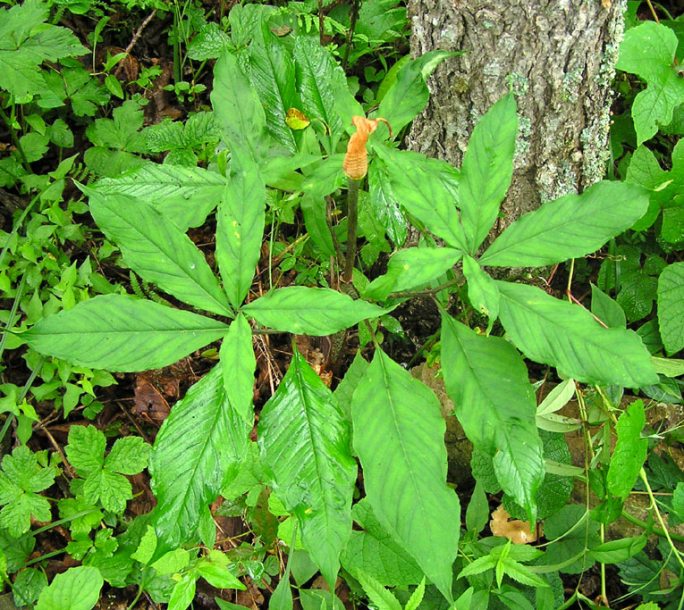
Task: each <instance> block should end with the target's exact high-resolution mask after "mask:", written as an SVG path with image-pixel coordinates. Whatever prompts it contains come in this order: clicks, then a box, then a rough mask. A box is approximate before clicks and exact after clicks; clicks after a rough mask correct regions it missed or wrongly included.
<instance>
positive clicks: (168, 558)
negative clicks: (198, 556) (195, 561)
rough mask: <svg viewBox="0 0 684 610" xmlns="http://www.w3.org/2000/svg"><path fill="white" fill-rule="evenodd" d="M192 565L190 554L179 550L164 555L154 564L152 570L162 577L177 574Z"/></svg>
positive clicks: (184, 550)
mask: <svg viewBox="0 0 684 610" xmlns="http://www.w3.org/2000/svg"><path fill="white" fill-rule="evenodd" d="M188 565H190V552H189V551H187V550H186V549H182V548H177V549H173V550H172V551H169V552H168V553H164V554H163V555H162V556H161V557H160V558H159V559H157V561H155V562H154V563H153V564H152V566H151V567H152V568H153V569H154V570H155V571H156V572H157V573H158V574H161V575H163V576H164V575H167V574H177V573H179V572H181V571H182V570H183V569H184V568H187V567H188Z"/></svg>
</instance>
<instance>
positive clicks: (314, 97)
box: [293, 36, 347, 152]
mask: <svg viewBox="0 0 684 610" xmlns="http://www.w3.org/2000/svg"><path fill="white" fill-rule="evenodd" d="M293 54H294V60H295V69H296V74H297V87H298V88H299V95H300V96H301V98H302V106H303V108H304V112H305V113H306V114H307V115H308V116H309V118H316V119H318V120H319V121H321V122H322V123H323V125H325V127H326V130H327V131H328V133H331V134H332V135H333V136H334V137H335V140H336V141H337V139H338V138H339V136H340V135H341V133H342V131H343V125H342V120H341V119H340V116H339V114H338V113H337V111H336V109H335V89H343V88H344V87H346V86H347V77H346V76H345V74H344V70H342V68H341V67H340V66H338V65H337V64H336V63H335V60H334V59H333V57H332V55H330V53H329V52H328V51H327V50H325V49H324V48H323V47H322V46H321V45H320V44H319V43H318V42H317V41H316V39H314V38H310V37H306V36H298V37H297V38H296V39H295V44H294V51H293ZM331 152H332V151H331Z"/></svg>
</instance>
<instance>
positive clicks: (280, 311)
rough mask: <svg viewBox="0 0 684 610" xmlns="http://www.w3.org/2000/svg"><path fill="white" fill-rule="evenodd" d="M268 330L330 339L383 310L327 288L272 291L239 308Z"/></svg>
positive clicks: (301, 287) (289, 288)
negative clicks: (331, 336) (329, 336)
mask: <svg viewBox="0 0 684 610" xmlns="http://www.w3.org/2000/svg"><path fill="white" fill-rule="evenodd" d="M243 311H244V312H245V314H247V315H248V316H250V317H252V318H254V319H255V320H256V321H257V322H259V324H263V325H264V326H267V327H268V328H273V329H274V330H279V331H282V332H287V333H295V334H302V335H314V336H317V337H318V336H323V335H332V334H334V333H336V332H339V331H341V330H344V329H345V328H349V327H350V326H353V325H354V324H356V323H358V322H360V321H361V320H366V319H368V318H374V317H378V316H381V315H383V314H384V313H387V310H385V309H382V308H380V307H378V306H377V305H373V304H371V303H367V302H366V301H362V300H360V299H357V300H354V299H352V298H351V297H349V296H347V295H346V294H342V293H341V292H337V291H336V290H331V289H329V288H308V287H305V286H288V287H287V288H276V289H275V290H273V291H272V292H270V293H268V294H267V295H265V296H263V297H261V298H259V299H256V300H255V301H252V302H251V303H249V304H248V305H245V307H243Z"/></svg>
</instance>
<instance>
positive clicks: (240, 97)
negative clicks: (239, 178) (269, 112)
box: [211, 53, 267, 160]
mask: <svg viewBox="0 0 684 610" xmlns="http://www.w3.org/2000/svg"><path fill="white" fill-rule="evenodd" d="M211 105H212V107H213V108H214V114H215V115H216V119H217V120H218V123H219V125H220V127H221V131H222V134H223V138H224V140H225V141H226V142H228V143H230V144H231V145H239V146H240V147H245V148H246V149H247V150H248V151H249V154H250V155H251V157H252V158H253V159H255V160H256V159H259V158H260V157H261V154H262V152H263V149H264V148H265V145H266V141H267V138H266V133H265V129H266V114H265V113H264V108H263V106H262V105H261V101H260V100H259V94H258V93H257V92H256V90H255V89H254V87H252V85H251V83H250V82H249V80H248V79H247V77H246V76H245V75H244V73H243V72H242V70H241V69H240V67H239V66H238V63H237V60H236V58H235V56H234V55H232V54H231V53H224V54H223V56H222V57H221V58H220V59H219V60H218V61H217V62H216V66H215V67H214V88H213V90H212V92H211Z"/></svg>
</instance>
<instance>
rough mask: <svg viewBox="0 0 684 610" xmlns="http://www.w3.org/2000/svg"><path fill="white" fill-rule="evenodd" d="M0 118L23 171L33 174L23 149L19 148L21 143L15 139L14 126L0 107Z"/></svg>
mask: <svg viewBox="0 0 684 610" xmlns="http://www.w3.org/2000/svg"><path fill="white" fill-rule="evenodd" d="M0 118H1V119H2V120H3V121H4V122H5V125H7V129H9V132H10V138H12V143H13V144H14V146H15V148H16V149H17V152H18V153H19V156H20V157H21V164H22V165H23V166H24V169H25V170H26V171H27V172H28V173H29V174H31V173H33V170H31V165H30V164H29V162H28V159H27V158H26V153H25V152H24V149H23V148H22V146H21V142H20V141H19V138H18V137H17V132H16V130H15V129H14V125H13V124H12V121H11V120H10V118H9V117H8V116H7V114H6V113H5V111H4V110H3V109H2V106H0Z"/></svg>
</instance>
